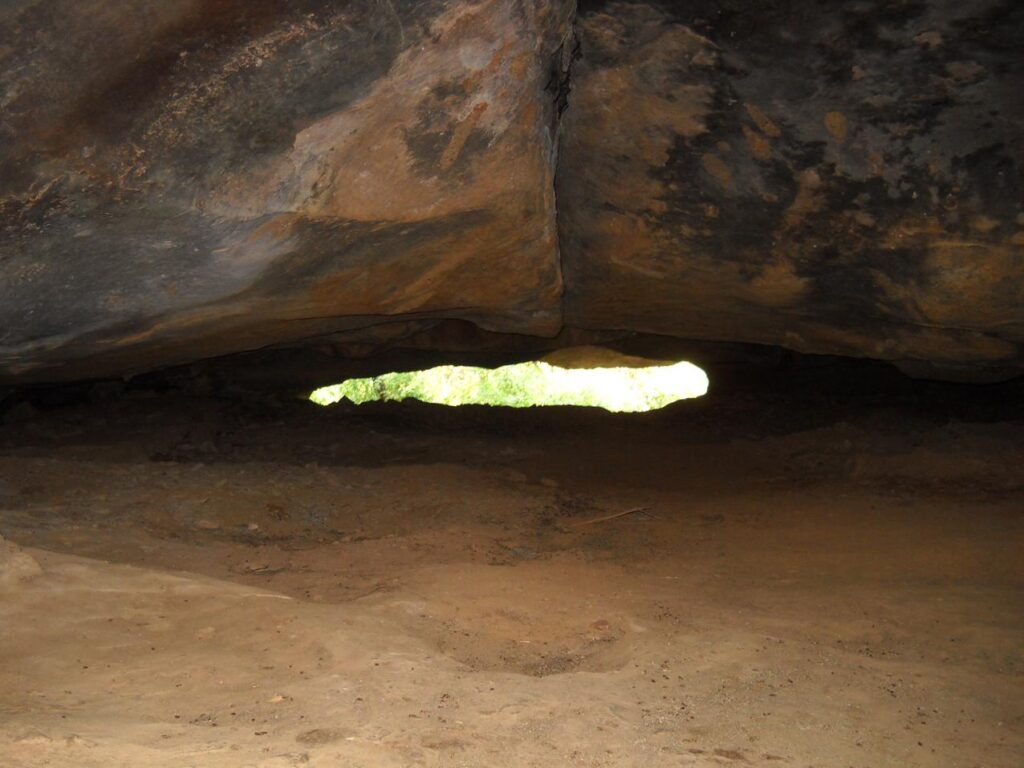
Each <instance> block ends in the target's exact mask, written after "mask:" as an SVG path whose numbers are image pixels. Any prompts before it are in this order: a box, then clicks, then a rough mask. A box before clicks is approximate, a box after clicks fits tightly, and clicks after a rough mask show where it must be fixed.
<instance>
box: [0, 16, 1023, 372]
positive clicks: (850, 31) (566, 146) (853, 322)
mask: <svg viewBox="0 0 1024 768" xmlns="http://www.w3.org/2000/svg"><path fill="white" fill-rule="evenodd" d="M1022 35H1024V6H1020V4H1019V3H1016V2H1014V0H960V1H959V2H956V3H953V2H937V1H936V2H916V1H913V2H912V1H908V2H898V3H892V2H883V1H882V0H874V1H869V0H865V2H856V3H824V4H820V3H819V4H811V3H807V2H800V1H798V0H790V1H789V2H786V1H784V0H755V1H754V2H750V1H749V0H743V1H742V2H741V1H740V0H719V1H718V2H710V1H708V0H693V1H692V2H685V3H682V2H680V3H668V2H650V1H648V2H633V3H622V2H609V3H605V2H597V3H594V2H585V3H581V4H580V6H579V8H576V7H575V4H574V3H572V2H571V1H570V0H562V1H560V2H542V1H541V0H490V1H489V2H471V1H470V0H426V1H425V2H421V1H415V2H414V1H413V0H353V1H352V2H344V1H342V0H293V1H290V2H286V1H285V0H216V1H214V0H175V1H174V2H163V1H162V0H161V1H158V0H48V1H47V2H37V1H34V0H12V1H11V2H7V3H4V4H3V5H2V7H0V227H2V231H0V381H18V380H23V381H27V380H46V379H56V378H82V377H88V376H96V375H121V374H128V373H133V372H137V371H140V370H145V369H149V368H156V367H162V366H167V365H173V364H176V363H181V362H187V361H192V360H197V359H200V358H205V357H210V356H214V355H222V354H227V353H234V352H239V351H244V350H253V349H258V348H261V347H267V346H271V345H288V344H291V345H308V344H317V345H324V344H327V343H329V342H330V340H331V339H332V338H344V340H345V343H346V344H352V343H358V342H359V339H360V338H365V339H366V340H367V342H368V343H371V344H379V343H381V342H384V343H387V341H388V340H389V339H393V338H399V337H401V336H403V335H406V334H409V333H422V332H423V330H424V329H429V328H430V327H432V326H433V325H434V324H437V323H441V322H443V321H445V320H448V319H457V320H465V321H469V322H472V323H474V324H476V325H478V326H480V327H482V328H484V329H487V330H488V331H493V332H499V333H508V334H526V335H533V336H555V335H556V334H558V333H559V332H560V331H561V330H562V329H563V328H565V327H569V328H581V329H593V330H595V331H599V332H604V331H612V330H615V331H619V330H625V331H631V330H635V331H645V332H653V333H662V334H669V335H673V336H679V337H684V338H700V339H713V340H723V341H750V342H758V343H770V344H779V345H782V346H786V347H790V348H793V349H797V350H800V351H809V352H823V353H838V354H849V355H858V356H867V357H876V358H884V359H893V360H903V361H916V362H915V363H914V364H916V365H923V366H931V367H932V368H935V369H937V370H946V371H948V370H953V369H956V368H957V367H961V368H965V369H967V370H972V371H973V370H986V369H991V368H1004V369H1009V370H1013V369H1018V368H1020V367H1021V366H1022V343H1024V201H1022V189H1024V182H1022V168H1024V149H1022V146H1021V137H1022V135H1024V99H1022V98H1021V96H1020V94H1021V93H1024V58H1022V57H1021V56H1020V55H1019V51H1018V45H1019V40H1020V39H1022ZM556 168H557V180H556ZM556 197H557V200H556ZM338 334H343V336H341V337H339V336H338ZM510 338H511V337H510ZM488 343H491V342H490V341H489V342H488Z"/></svg>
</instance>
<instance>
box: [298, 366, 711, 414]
mask: <svg viewBox="0 0 1024 768" xmlns="http://www.w3.org/2000/svg"><path fill="white" fill-rule="evenodd" d="M707 391H708V376H707V374H706V373H705V372H704V370H703V369H701V368H700V367H698V366H696V365H694V364H693V363H690V362H686V361H682V362H677V363H653V362H652V363H651V364H650V365H636V364H632V365H600V366H594V367H585V368H565V367H562V366H560V365H553V364H551V363H547V362H544V361H543V360H537V361H531V362H525V363H516V364H513V365H504V366H500V367H498V368H480V367H477V366H466V365H442V366H437V367H434V368H428V369H425V370H420V371H396V372H392V373H385V374H382V375H380V376H373V377H369V378H355V379H348V380H346V381H343V382H341V383H339V384H333V385H330V386H326V387H320V388H319V389H317V390H315V391H314V392H313V393H312V394H311V395H310V396H309V399H310V400H311V401H312V402H314V403H316V404H318V405H324V406H327V405H333V404H335V403H338V402H340V401H341V400H348V401H350V402H352V403H354V404H356V405H361V404H363V403H368V402H376V401H404V400H407V399H411V400H419V401H422V402H425V403H433V404H435V405H449V406H461V405H491V406H503V407H509V408H532V407H535V406H555V405H563V406H565V405H568V406H580V407H588V408H602V409H604V410H606V411H611V412H615V413H624V412H625V413H639V412H646V411H655V410H658V409H661V408H664V407H665V406H667V405H670V404H672V403H675V402H679V401H680V400H688V399H691V398H695V397H702V396H703V395H705V394H706V393H707Z"/></svg>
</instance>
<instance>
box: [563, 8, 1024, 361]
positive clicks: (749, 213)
mask: <svg viewBox="0 0 1024 768" xmlns="http://www.w3.org/2000/svg"><path fill="white" fill-rule="evenodd" d="M578 29H579V35H580V45H581V52H582V56H581V58H580V60H579V61H577V62H576V65H575V67H574V70H573V73H574V78H573V83H574V89H573V94H572V108H571V109H570V110H569V111H568V112H567V114H566V121H565V123H564V125H563V144H562V151H561V161H560V166H559V175H558V180H559V184H558V195H559V212H560V223H561V226H562V230H561V236H562V249H563V263H564V272H565V281H566V285H567V291H566V321H567V322H568V323H570V324H573V325H577V326H580V327H586V328H608V327H624V328H632V329H637V330H643V331H649V332H655V333H664V334H672V335H682V336H691V337H699V338H708V339H722V338H728V339H731V340H737V341H749V342H758V343H770V344H780V345H783V346H786V347H788V348H791V349H795V350H798V351H805V352H830V353H839V354H850V355H861V356H867V357H875V358H882V359H895V360H900V359H906V358H910V359H920V360H928V361H932V362H933V363H946V364H947V365H950V366H953V365H965V364H966V365H971V364H977V365H981V366H984V365H998V364H999V361H1006V362H1007V363H1009V364H1011V365H1013V364H1016V363H1017V362H1018V361H1019V359H1020V355H1021V346H1020V344H1021V342H1022V341H1024V212H1022V210H1024V209H1022V202H1024V183H1022V177H1021V174H1022V172H1024V162H1022V161H1024V143H1022V141H1021V140H1022V138H1024V98H1022V97H1021V94H1024V56H1022V55H1021V54H1020V41H1021V39H1022V38H1021V34H1022V32H1024V4H1021V3H1017V2H999V1H997V0H968V1H967V2H917V1H914V2H891V1H887V0H878V1H876V0H872V1H869V2H847V3H839V2H833V3H829V2H825V3H811V2H799V1H798V0H744V1H743V2H739V1H733V0H719V1H718V2H709V1H706V0H695V1H693V2H685V3H683V2H678V3H666V2H643V3H636V2H630V3H623V2H608V3H583V4H582V7H581V15H580V19H579V24H578Z"/></svg>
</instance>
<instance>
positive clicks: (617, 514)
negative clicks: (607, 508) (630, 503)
mask: <svg viewBox="0 0 1024 768" xmlns="http://www.w3.org/2000/svg"><path fill="white" fill-rule="evenodd" d="M648 509H650V507H631V508H630V509H624V510H623V511H622V512H615V513H613V514H611V515H602V516H601V517H592V518H590V519H589V520H581V521H580V522H578V523H573V525H593V524H594V523H603V522H605V521H606V520H615V519H616V518H619V517H625V516H626V515H632V514H633V513H634V512H646V511H647V510H648Z"/></svg>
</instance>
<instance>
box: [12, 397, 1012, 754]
mask: <svg viewBox="0 0 1024 768" xmlns="http://www.w3.org/2000/svg"><path fill="white" fill-rule="evenodd" d="M808 391H810V392H815V391H816V388H815V387H810V388H809V390H808ZM805 394H806V393H805ZM947 406H948V404H942V403H940V404H939V405H936V404H935V403H931V402H929V403H928V404H927V405H926V406H922V405H920V403H918V402H917V401H916V400H911V401H908V400H907V399H906V398H904V399H903V400H900V401H898V402H892V401H888V400H886V398H885V397H884V396H878V397H864V396H861V397H858V398H853V399H846V400H843V399H841V398H840V399H823V398H822V397H821V396H818V395H815V396H813V397H809V398H807V399H802V398H801V397H800V396H793V397H789V398H788V399H785V398H784V399H780V398H779V397H778V395H777V394H775V395H758V394H754V393H745V394H742V395H735V396H730V397H722V396H718V397H709V398H708V399H707V401H704V402H701V401H694V402H691V403H684V404H681V405H679V406H676V407H673V408H671V409H669V410H667V411H665V412H662V413H660V414H650V415H645V416H611V415H599V414H594V413H586V414H581V413H579V412H568V411H562V410H554V411H548V412H545V413H543V414H541V413H535V412H518V413H515V412H512V413H510V412H503V411H499V412H494V411H489V410H488V409H483V408H476V409H469V410H460V411H451V410H448V411H442V409H438V408H427V407H413V408H408V407H405V408H403V407H401V406H395V407H391V408H386V407H369V408H364V409H363V410H355V409H348V410H346V409H344V408H341V409H336V410H320V409H317V408H315V407H314V406H307V405H306V404H288V405H272V404H264V405H254V404H251V403H250V404H241V403H231V402H218V401H213V400H198V399H189V398H185V397H183V396H180V395H167V396H162V397H161V396H157V395H154V394H152V393H134V394H129V395H128V396H125V397H121V398H117V399H114V400H104V401H101V402H94V403H79V404H77V405H73V406H65V407H62V408H59V409H54V410H38V409H36V410H34V411H33V410H32V409H31V408H29V407H28V406H20V407H17V408H15V409H14V410H13V411H11V412H10V413H9V414H8V418H7V421H8V423H7V424H6V426H4V427H2V431H0V534H2V536H3V537H4V538H5V539H6V540H7V542H8V543H7V544H6V545H5V547H4V548H3V549H0V765H2V766H4V768H21V767H22V766H26V767H32V768H35V767H36V766H68V767H69V768H70V767H74V768H88V767H90V766H97V767H99V766H103V768H111V767H114V766H133V767H134V766H167V767H168V768H171V767H173V768H185V767H188V766H196V767H197V768H206V767H207V766H209V767H212V768H220V767H222V766H223V767H227V766H231V767H232V768H235V767H237V766H260V767H261V768H263V767H266V768H278V767H279V766H280V767H282V768H283V767H284V766H305V765H309V766H346V768H357V767H359V766H363V767H364V768H378V767H384V766H389V767H390V766H395V767H398V766H402V767H405V766H444V767H448V766H451V767H452V768H455V767H456V766H467V767H468V766H473V767H475V768H476V767H490V766H494V767H500V766H516V767H519V766H538V767H540V766H544V767H545V768H546V767H554V766H595V767H596V766H638V767H639V766H645V767H648V766H649V767H657V766H708V767H710V766H736V767H737V768H739V767H741V766H755V765H756V766H761V765H764V766H780V767H783V766H801V767H802V768H803V767H810V766H818V767H823V766H829V767H831V766H836V767H837V768H850V767H856V768H862V767H863V768H878V767H879V766H964V767H965V768H971V767H977V768H1020V766H1022V765H1024V421H1022V420H1021V419H1020V417H1019V415H1016V416H1015V417H1014V418H1013V419H1011V420H994V419H993V417H992V413H991V412H990V411H991V410H992V407H990V406H988V405H985V396H984V395H982V396H980V400H979V398H978V397H975V398H974V401H973V404H972V405H971V406H970V407H966V408H960V407H959V406H958V407H957V408H953V409H951V408H950V407H947ZM993 407H995V406H993ZM995 409H996V410H997V411H998V410H999V409H998V407H995ZM15 545H17V546H15ZM18 547H20V548H22V549H20V550H19V549H18ZM36 564H37V565H38V568H37V567H36Z"/></svg>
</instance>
